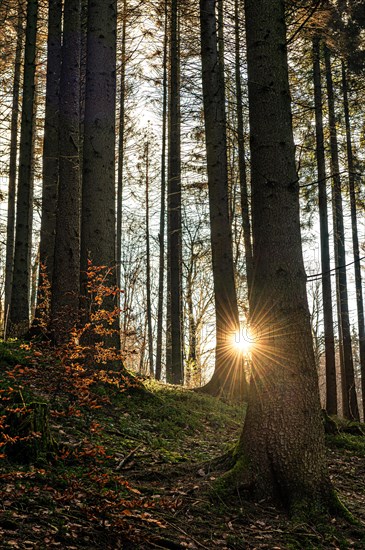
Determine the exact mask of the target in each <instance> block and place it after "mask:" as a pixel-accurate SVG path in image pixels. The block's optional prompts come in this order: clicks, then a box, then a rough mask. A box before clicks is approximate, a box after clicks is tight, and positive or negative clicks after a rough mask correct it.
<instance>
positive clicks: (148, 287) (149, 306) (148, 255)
mask: <svg viewBox="0 0 365 550" xmlns="http://www.w3.org/2000/svg"><path fill="white" fill-rule="evenodd" d="M148 139H149V138H148V136H147V142H146V144H145V162H146V298H147V331H148V361H149V368H150V375H151V376H153V375H154V366H153V333H152V304H151V253H150V203H149V164H150V155H149V141H148Z"/></svg>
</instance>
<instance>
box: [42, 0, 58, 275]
mask: <svg viewBox="0 0 365 550" xmlns="http://www.w3.org/2000/svg"><path fill="white" fill-rule="evenodd" d="M48 9H49V11H48V40H47V83H46V107H45V121H44V142H43V188H42V218H41V234H40V252H39V259H40V263H41V264H43V265H44V266H45V268H46V271H45V272H46V274H47V277H48V280H49V282H50V283H51V282H52V275H53V261H54V246H55V233H56V211H57V197H58V157H59V149H58V146H59V136H58V130H59V102H60V77H61V24H62V3H61V2H59V1H58V0H51V1H50V2H49V8H48Z"/></svg>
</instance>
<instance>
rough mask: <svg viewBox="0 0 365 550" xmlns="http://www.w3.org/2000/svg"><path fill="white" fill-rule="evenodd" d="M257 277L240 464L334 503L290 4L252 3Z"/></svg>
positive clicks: (246, 475) (265, 486) (270, 488)
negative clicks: (299, 162) (302, 197)
mask: <svg viewBox="0 0 365 550" xmlns="http://www.w3.org/2000/svg"><path fill="white" fill-rule="evenodd" d="M245 10H246V33H247V60H248V86H249V107H250V130H251V141H250V144H251V159H252V163H251V170H252V171H251V178H252V232H253V256H254V267H255V277H254V283H253V289H252V298H251V316H252V321H253V323H254V326H255V330H256V332H257V336H258V340H257V341H256V344H255V347H254V350H253V375H252V379H251V386H250V393H249V402H248V409H247V415H246V420H245V424H244V428H243V432H242V435H241V439H240V444H239V447H238V455H237V462H236V465H235V467H234V469H233V470H231V471H230V472H229V473H227V474H226V476H225V478H223V480H221V483H222V482H223V481H224V482H225V483H226V484H227V483H228V482H229V483H231V484H232V483H235V484H237V485H238V486H240V484H244V485H246V487H247V486H250V487H251V490H252V492H253V494H255V495H256V496H257V497H259V498H262V497H265V498H267V497H274V498H277V499H279V500H280V501H281V502H282V503H283V504H284V505H285V506H288V507H289V508H290V509H291V510H292V512H293V513H296V514H301V513H303V514H307V513H309V510H313V509H316V507H317V505H320V506H322V505H326V504H328V502H329V501H330V500H331V499H332V490H331V486H330V482H329V478H328V474H327V469H326V460H325V446H324V431H323V426H322V421H321V410H320V402H319V389H318V380H317V373H316V367H315V358H314V353H313V345H312V336H311V327H310V317H309V309H308V304H307V296H306V274H305V271H304V263H303V257H302V248H301V235H300V220H299V187H298V176H297V173H296V166H295V152H294V140H293V131H292V120H291V99H290V93H289V82H288V65H287V53H286V29H285V15H284V1H283V0H259V1H258V0H246V4H245Z"/></svg>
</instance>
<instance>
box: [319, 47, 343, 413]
mask: <svg viewBox="0 0 365 550" xmlns="http://www.w3.org/2000/svg"><path fill="white" fill-rule="evenodd" d="M313 83H314V103H315V119H316V159H317V170H318V202H319V222H320V236H321V266H322V300H323V325H324V344H325V356H326V411H327V413H328V414H337V382H336V362H335V338H334V332H333V308H332V289H331V272H330V271H331V263H330V245H329V233H328V207H327V185H326V181H327V180H326V159H325V147H324V136H323V109H322V101H323V96H322V84H321V68H320V40H319V38H318V37H315V38H314V39H313Z"/></svg>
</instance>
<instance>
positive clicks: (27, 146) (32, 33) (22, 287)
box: [9, 0, 38, 336]
mask: <svg viewBox="0 0 365 550" xmlns="http://www.w3.org/2000/svg"><path fill="white" fill-rule="evenodd" d="M37 16H38V0H29V1H28V5H27V26H26V37H25V53H24V81H23V104H22V123H21V136H20V151H19V178H18V196H17V210H16V231H15V254H14V271H13V285H12V293H11V301H10V315H9V317H10V334H12V335H15V336H20V335H22V334H24V333H25V332H27V331H28V329H29V299H30V261H29V260H30V256H31V246H32V234H31V231H32V201H33V178H32V154H33V129H34V117H33V114H34V105H35V67H36V63H35V62H36V38H37Z"/></svg>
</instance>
